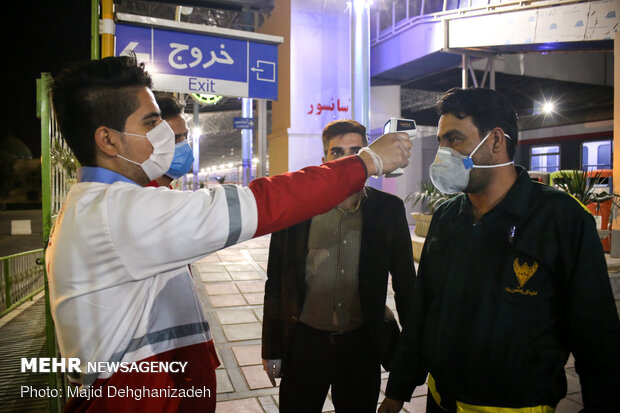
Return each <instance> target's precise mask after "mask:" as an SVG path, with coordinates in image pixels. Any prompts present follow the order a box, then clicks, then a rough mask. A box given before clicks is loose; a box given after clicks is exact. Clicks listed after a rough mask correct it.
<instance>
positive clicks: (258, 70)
mask: <svg viewBox="0 0 620 413" xmlns="http://www.w3.org/2000/svg"><path fill="white" fill-rule="evenodd" d="M250 70H251V71H252V72H264V71H265V70H264V69H259V68H258V67H253V68H251V69H250Z"/></svg>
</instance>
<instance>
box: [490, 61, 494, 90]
mask: <svg viewBox="0 0 620 413" xmlns="http://www.w3.org/2000/svg"><path fill="white" fill-rule="evenodd" d="M489 59H491V68H490V69H489V71H490V72H491V75H490V77H489V88H490V89H493V90H495V56H493V57H490V58H489Z"/></svg>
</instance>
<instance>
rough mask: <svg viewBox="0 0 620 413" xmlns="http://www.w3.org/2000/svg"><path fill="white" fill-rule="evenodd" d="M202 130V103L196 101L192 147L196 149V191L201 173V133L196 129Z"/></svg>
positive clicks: (194, 166)
mask: <svg viewBox="0 0 620 413" xmlns="http://www.w3.org/2000/svg"><path fill="white" fill-rule="evenodd" d="M198 130H200V105H199V104H198V102H194V133H192V149H193V151H194V165H193V173H194V180H193V182H194V183H193V185H192V189H193V190H194V191H195V190H197V189H198V188H199V186H200V185H199V183H198V182H199V176H198V174H199V173H200V134H199V133H196V132H195V131H198Z"/></svg>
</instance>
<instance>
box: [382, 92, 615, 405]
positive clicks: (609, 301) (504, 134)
mask: <svg viewBox="0 0 620 413" xmlns="http://www.w3.org/2000/svg"><path fill="white" fill-rule="evenodd" d="M437 108H438V111H439V114H440V115H441V118H440V120H439V128H438V132H437V138H438V140H439V145H440V147H439V150H438V152H437V157H436V158H435V162H434V163H433V164H432V165H431V168H430V172H431V179H432V180H433V183H434V184H435V186H437V188H438V189H439V190H441V191H442V192H445V193H457V192H461V191H462V192H464V194H461V195H459V196H457V197H455V198H452V199H451V200H450V201H448V202H446V203H444V204H443V205H441V207H440V208H438V209H437V210H436V211H435V214H434V215H433V220H432V221H431V225H430V229H429V232H428V235H427V237H426V242H425V244H424V249H423V251H422V258H421V260H420V267H419V275H418V279H417V280H416V286H415V295H414V300H413V305H412V308H411V310H410V312H409V314H408V316H407V319H406V320H405V321H404V329H403V334H402V336H401V339H400V341H399V343H398V347H397V349H396V355H395V357H394V361H393V363H392V370H391V371H390V377H389V379H388V384H387V389H386V399H385V400H384V402H383V403H382V405H381V408H380V409H379V412H380V413H395V412H398V411H400V409H401V408H402V406H403V401H405V400H409V399H410V397H411V394H412V392H413V390H414V388H415V387H416V386H419V385H421V384H423V383H424V380H425V379H426V377H427V373H428V387H429V395H428V398H427V412H455V411H456V412H463V413H465V412H496V413H509V412H517V411H518V412H524V411H527V412H529V413H551V412H553V411H554V410H555V406H556V405H557V403H558V402H559V401H560V399H562V398H563V397H564V396H565V394H566V386H567V384H566V376H565V372H564V365H565V364H566V361H567V359H568V356H569V353H571V352H572V354H573V355H574V357H575V369H576V371H577V373H578V374H579V379H580V382H581V392H582V396H583V404H584V407H585V412H597V413H598V412H601V413H603V412H612V411H618V408H619V406H620V392H618V389H620V358H619V357H620V351H619V349H620V323H619V322H618V314H617V312H616V307H615V304H614V299H613V295H612V291H611V287H610V283H609V277H608V274H607V266H606V262H605V257H604V254H603V249H602V245H601V242H600V239H599V237H598V234H597V231H596V227H595V223H594V219H593V218H592V215H591V214H590V213H589V212H587V211H586V210H585V208H583V207H582V205H580V204H579V203H578V202H577V201H576V200H575V199H574V198H572V197H571V196H569V195H568V194H566V193H564V192H560V191H558V190H555V189H553V188H551V187H549V186H546V185H543V184H540V183H536V182H532V180H531V179H530V177H529V176H528V174H527V172H526V171H525V170H524V169H523V168H521V167H515V166H514V165H513V162H512V159H513V156H514V153H515V146H516V143H517V134H518V130H517V116H516V112H515V110H514V108H513V107H512V105H511V104H510V102H509V101H508V100H507V99H506V98H505V97H503V96H502V95H500V94H499V93H497V92H495V91H494V90H489V89H465V90H464V89H458V88H455V89H452V90H450V91H448V92H447V93H446V94H445V95H444V96H443V97H442V98H441V99H440V101H439V103H438V105H437Z"/></svg>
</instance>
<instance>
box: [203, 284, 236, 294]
mask: <svg viewBox="0 0 620 413" xmlns="http://www.w3.org/2000/svg"><path fill="white" fill-rule="evenodd" d="M205 289H206V290H207V294H209V295H224V294H239V290H238V289H237V286H236V285H235V283H232V282H225V283H209V284H206V285H205Z"/></svg>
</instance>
